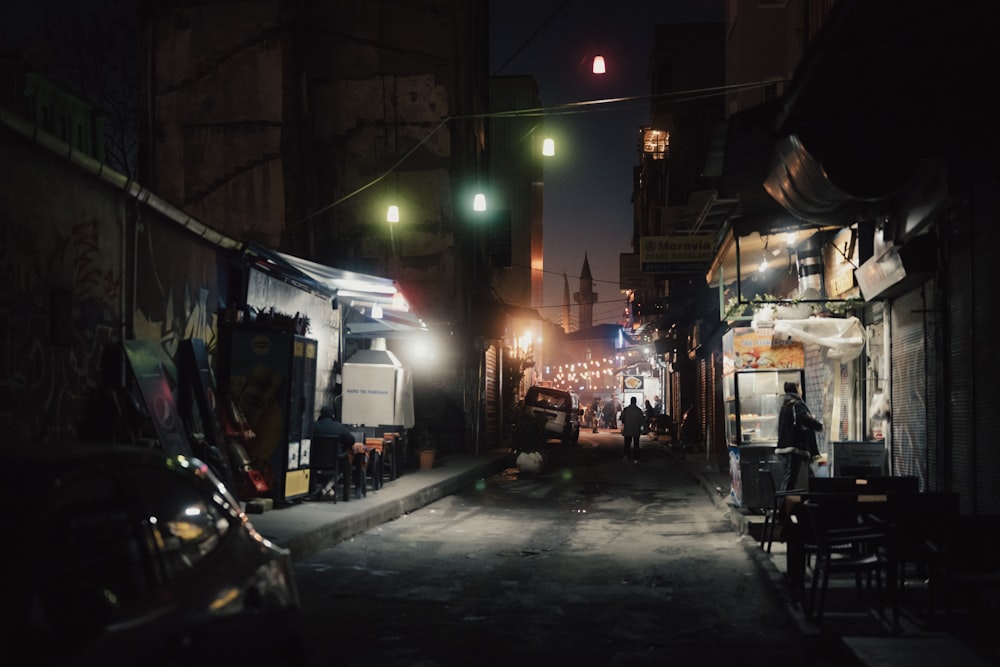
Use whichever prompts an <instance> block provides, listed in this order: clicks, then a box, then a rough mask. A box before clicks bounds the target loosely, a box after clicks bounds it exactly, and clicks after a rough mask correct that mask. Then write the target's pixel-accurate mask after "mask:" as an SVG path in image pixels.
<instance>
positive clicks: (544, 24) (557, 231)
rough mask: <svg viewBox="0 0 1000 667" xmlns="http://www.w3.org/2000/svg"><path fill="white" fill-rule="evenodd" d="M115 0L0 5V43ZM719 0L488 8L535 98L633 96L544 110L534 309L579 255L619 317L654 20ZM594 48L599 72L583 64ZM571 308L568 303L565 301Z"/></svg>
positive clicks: (503, 54)
mask: <svg viewBox="0 0 1000 667" xmlns="http://www.w3.org/2000/svg"><path fill="white" fill-rule="evenodd" d="M118 1H120V0H45V1H44V2H33V3H27V2H25V3H16V4H15V3H4V6H3V9H2V10H0V18H2V19H3V20H2V21H0V50H5V51H14V52H16V51H18V50H19V49H20V48H21V47H22V46H23V44H24V40H25V38H26V37H27V36H28V35H29V34H31V33H36V34H37V31H38V30H39V29H41V28H42V26H43V25H44V21H43V17H45V16H52V15H53V14H56V15H59V14H62V13H63V12H64V11H65V9H66V8H70V7H71V8H73V10H76V11H84V10H85V8H86V7H88V6H92V5H100V4H101V3H110V4H112V5H113V4H114V3H115V2H118ZM723 7H724V5H723V0H660V1H655V0H617V1H616V2H606V1H598V0H531V1H528V0H494V1H493V2H491V10H490V59H491V63H490V72H491V74H500V75H523V74H530V75H532V76H533V77H534V78H535V80H536V81H537V82H538V86H539V91H540V94H541V97H542V103H543V105H545V106H547V107H549V106H554V105H559V104H565V103H569V102H580V101H591V100H602V99H608V98H617V97H639V98H640V99H638V100H634V101H630V102H624V103H615V104H605V105H592V106H588V107H587V108H588V109H590V110H589V111H587V112H585V113H582V114H577V115H559V116H549V117H547V118H546V121H545V123H546V134H547V135H548V136H553V137H554V138H555V139H556V142H557V145H556V150H557V156H556V157H555V158H551V159H547V160H546V161H545V164H544V169H545V171H544V183H545V190H544V201H545V217H544V243H545V271H546V273H545V296H544V299H545V302H544V304H542V306H541V307H540V308H539V309H538V310H539V312H540V313H541V315H542V316H543V317H546V318H547V319H549V320H551V321H553V322H558V321H559V320H560V318H561V316H562V306H563V273H565V274H566V276H567V277H568V279H569V288H570V294H571V295H572V293H573V292H576V291H578V289H579V275H580V269H581V267H582V266H583V258H584V254H585V253H586V254H587V255H588V257H589V261H590V269H591V273H592V274H593V277H594V290H595V291H596V292H598V294H599V298H598V301H597V303H596V304H595V305H594V321H593V323H594V324H602V323H608V322H614V321H616V320H617V319H618V318H619V316H620V314H621V312H622V309H623V306H624V301H623V298H622V296H621V295H620V294H619V291H618V262H619V254H621V253H627V252H632V248H631V245H630V238H631V235H632V205H631V201H630V198H631V191H632V168H633V167H634V166H635V165H636V163H637V162H638V156H637V152H636V146H637V138H638V129H639V128H640V127H642V126H643V125H645V124H647V123H648V122H649V102H648V100H647V99H645V96H647V95H648V94H649V81H648V79H647V78H646V67H647V62H648V58H649V53H650V50H651V48H652V40H653V32H654V26H655V25H656V24H658V23H685V22H691V21H713V20H718V21H721V20H723V19H724V11H723ZM597 52H600V53H602V54H603V55H604V56H605V57H606V58H607V62H608V72H607V73H606V74H604V75H603V76H596V75H594V74H593V73H592V72H591V62H592V59H593V55H594V54H595V53H597ZM572 310H573V317H574V318H575V317H576V313H577V308H576V305H575V304H573V306H572Z"/></svg>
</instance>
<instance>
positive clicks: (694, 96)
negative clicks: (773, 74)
mask: <svg viewBox="0 0 1000 667" xmlns="http://www.w3.org/2000/svg"><path fill="white" fill-rule="evenodd" d="M769 85H774V81H773V80H769V81H758V82H754V83H742V84H730V85H725V86H714V87H710V88H696V89H691V90H689V91H673V92H670V93H657V94H655V95H636V96H632V97H612V98H606V99H600V100H583V101H579V102H568V103H565V104H559V105H555V106H551V107H534V108H530V109H514V110H508V111H490V112H484V113H477V114H466V115H457V116H445V117H444V118H442V119H441V120H440V121H439V122H438V124H437V125H435V126H434V128H433V129H432V130H431V131H430V132H428V133H427V135H426V136H424V137H423V138H422V139H421V140H420V141H418V142H417V143H416V144H414V145H413V146H412V147H411V148H410V149H409V150H408V151H406V153H404V154H403V156H402V157H400V158H399V159H398V160H396V162H394V163H393V164H392V165H391V166H390V167H389V168H388V169H386V171H384V172H383V173H381V174H379V175H378V176H376V177H375V178H374V179H373V180H371V181H369V182H368V183H365V184H364V185H362V186H361V187H359V188H356V189H354V190H352V191H351V192H349V193H347V194H345V195H344V196H343V197H340V198H339V199H336V200H334V201H332V202H330V203H329V204H327V205H325V206H323V207H321V208H319V209H316V210H315V211H312V212H310V213H307V214H306V215H304V216H302V217H301V218H299V219H297V220H295V221H294V222H293V223H292V225H300V224H302V223H304V222H306V221H307V220H309V219H311V218H314V217H316V216H317V215H320V214H321V213H325V212H326V211H329V210H330V209H332V208H334V207H336V206H339V205H340V204H342V203H344V202H345V201H347V200H348V199H351V198H353V197H355V196H357V195H359V194H361V193H362V192H364V191H365V190H367V189H369V188H371V187H372V186H374V185H377V184H378V183H381V182H382V181H383V180H384V179H385V178H387V177H388V176H389V175H390V174H392V173H393V172H395V171H396V169H398V168H399V166H400V165H401V164H403V163H404V162H406V160H407V159H408V158H409V157H410V156H411V155H413V154H414V153H415V152H416V151H417V149H419V148H420V147H421V146H423V145H424V144H425V143H427V142H428V141H430V139H431V137H433V136H434V135H435V134H436V133H437V132H438V131H439V130H440V129H441V128H442V127H444V126H445V125H447V124H448V123H449V122H451V121H453V120H469V119H476V118H526V117H531V116H554V115H564V114H577V113H589V112H591V111H594V110H595V108H596V110H604V109H601V108H600V107H603V106H606V105H613V104H622V103H625V102H639V101H649V100H656V99H664V98H670V97H672V96H674V95H678V96H680V95H691V97H678V98H677V99H675V100H674V101H677V102H688V101H694V100H699V99H704V98H707V97H714V96H716V95H722V94H725V93H729V92H733V91H737V90H740V91H742V90H750V89H753V88H757V87H765V86H769Z"/></svg>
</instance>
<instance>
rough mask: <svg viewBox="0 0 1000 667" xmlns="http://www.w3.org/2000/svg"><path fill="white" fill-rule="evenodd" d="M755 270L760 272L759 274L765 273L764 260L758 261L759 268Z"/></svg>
mask: <svg viewBox="0 0 1000 667" xmlns="http://www.w3.org/2000/svg"><path fill="white" fill-rule="evenodd" d="M757 270H758V271H760V272H761V273H764V272H765V271H767V260H766V259H762V260H760V266H758V267H757Z"/></svg>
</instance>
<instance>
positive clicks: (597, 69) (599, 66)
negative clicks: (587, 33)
mask: <svg viewBox="0 0 1000 667" xmlns="http://www.w3.org/2000/svg"><path fill="white" fill-rule="evenodd" d="M606 71H607V69H606V68H605V66H604V56H594V74H604V73H605V72H606Z"/></svg>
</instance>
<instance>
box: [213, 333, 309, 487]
mask: <svg viewBox="0 0 1000 667" xmlns="http://www.w3.org/2000/svg"><path fill="white" fill-rule="evenodd" d="M221 334H222V336H221V341H220V342H221V358H220V365H221V367H222V372H221V373H220V375H221V376H222V377H223V378H224V379H225V380H226V381H227V382H228V389H229V392H230V395H231V396H232V398H233V400H234V401H235V402H236V405H237V406H238V407H239V409H240V411H242V413H243V414H244V415H245V416H246V418H247V422H248V423H249V425H250V427H251V428H252V429H253V432H254V435H255V437H254V439H253V441H252V442H251V443H250V445H249V446H248V447H247V454H248V455H249V456H250V458H251V460H252V461H254V463H255V464H257V465H261V466H262V469H261V472H262V473H263V474H264V478H265V479H266V480H267V482H268V484H269V486H270V488H271V494H272V498H273V499H274V501H275V502H279V503H280V502H285V501H291V500H297V499H299V498H302V497H304V496H306V495H307V494H308V493H309V476H310V472H309V470H310V469H309V450H310V442H311V439H310V436H311V433H312V423H313V421H314V419H315V414H314V412H315V410H314V407H315V401H316V352H317V345H318V343H317V341H315V340H313V339H310V338H306V337H305V336H301V335H298V334H295V333H291V332H286V331H279V330H275V329H270V328H266V327H260V326H253V325H239V326H229V327H226V328H225V329H223V331H222V332H221Z"/></svg>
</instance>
